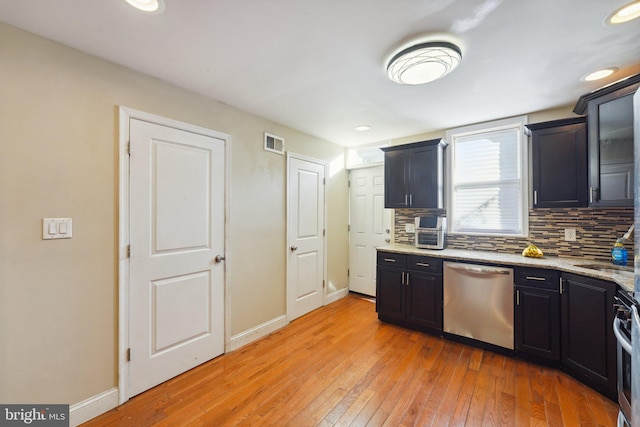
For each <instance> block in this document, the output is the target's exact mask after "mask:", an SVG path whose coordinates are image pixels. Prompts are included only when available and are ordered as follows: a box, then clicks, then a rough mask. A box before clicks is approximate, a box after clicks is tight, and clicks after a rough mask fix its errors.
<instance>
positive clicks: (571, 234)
mask: <svg viewBox="0 0 640 427" xmlns="http://www.w3.org/2000/svg"><path fill="white" fill-rule="evenodd" d="M564 240H565V241H567V242H575V241H576V229H575V228H565V229H564Z"/></svg>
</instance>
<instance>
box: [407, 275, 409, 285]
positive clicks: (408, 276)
mask: <svg viewBox="0 0 640 427" xmlns="http://www.w3.org/2000/svg"><path fill="white" fill-rule="evenodd" d="M407 286H409V273H407Z"/></svg>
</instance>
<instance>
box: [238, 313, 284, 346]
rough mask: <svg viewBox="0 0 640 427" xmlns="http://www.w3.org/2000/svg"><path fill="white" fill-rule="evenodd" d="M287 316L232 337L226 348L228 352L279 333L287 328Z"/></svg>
mask: <svg viewBox="0 0 640 427" xmlns="http://www.w3.org/2000/svg"><path fill="white" fill-rule="evenodd" d="M287 323H288V322H287V316H280V317H276V318H275V319H271V320H269V321H268V322H265V323H262V324H261V325H258V326H256V327H254V328H251V329H248V330H246V331H244V332H240V333H239V334H236V335H234V336H232V337H231V339H230V341H229V343H228V344H227V346H226V351H227V352H229V351H233V350H237V349H239V348H240V347H242V346H245V345H247V344H249V343H251V342H253V341H255V340H257V339H260V338H262V337H266V336H267V335H269V334H270V333H272V332H275V331H277V330H278V329H281V328H283V327H285V326H287Z"/></svg>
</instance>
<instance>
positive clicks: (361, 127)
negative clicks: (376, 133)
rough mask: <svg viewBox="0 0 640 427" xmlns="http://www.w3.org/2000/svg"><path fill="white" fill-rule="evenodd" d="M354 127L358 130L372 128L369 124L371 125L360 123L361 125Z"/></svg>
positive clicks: (364, 130)
mask: <svg viewBox="0 0 640 427" xmlns="http://www.w3.org/2000/svg"><path fill="white" fill-rule="evenodd" d="M354 129H355V130H357V131H358V132H366V131H368V130H370V129H371V126H369V125H360V126H356V127H355V128H354Z"/></svg>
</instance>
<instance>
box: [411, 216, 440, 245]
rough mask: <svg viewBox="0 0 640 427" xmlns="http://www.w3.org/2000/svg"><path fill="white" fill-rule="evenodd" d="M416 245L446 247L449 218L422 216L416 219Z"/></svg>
mask: <svg viewBox="0 0 640 427" xmlns="http://www.w3.org/2000/svg"><path fill="white" fill-rule="evenodd" d="M415 222H416V227H415V233H416V234H415V245H416V248H420V249H444V248H445V246H446V244H447V218H446V217H443V216H421V217H417V218H416V219H415Z"/></svg>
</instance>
